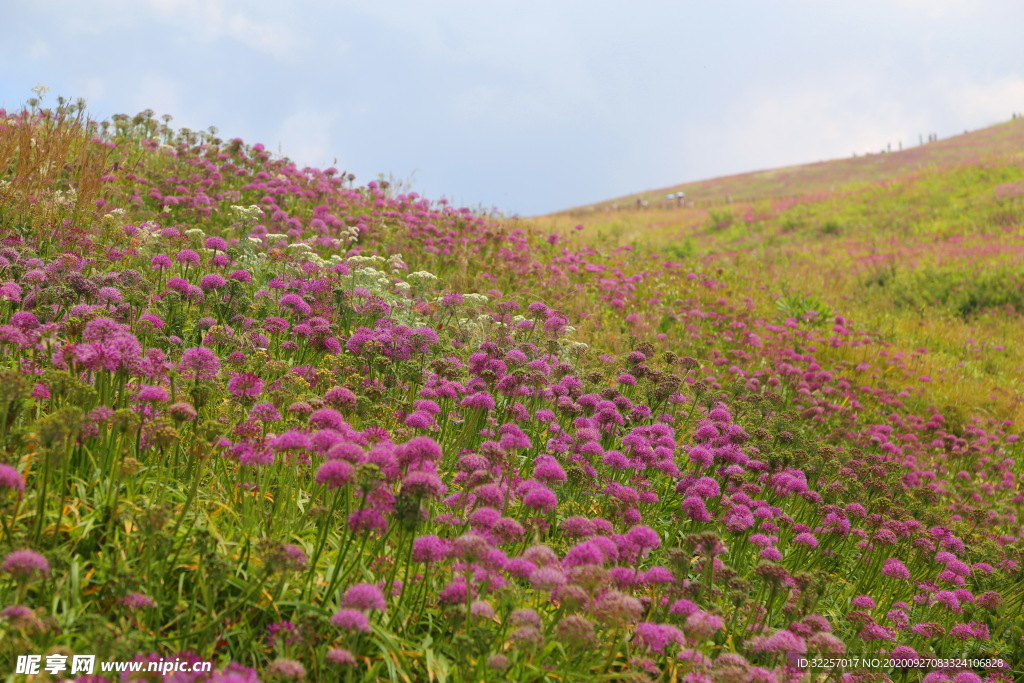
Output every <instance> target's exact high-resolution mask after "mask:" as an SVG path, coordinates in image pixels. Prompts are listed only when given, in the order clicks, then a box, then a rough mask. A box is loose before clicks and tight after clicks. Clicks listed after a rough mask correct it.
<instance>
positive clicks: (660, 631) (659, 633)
mask: <svg viewBox="0 0 1024 683" xmlns="http://www.w3.org/2000/svg"><path fill="white" fill-rule="evenodd" d="M633 638H634V639H635V640H637V641H638V642H640V643H641V644H642V645H643V646H644V647H646V648H647V649H649V650H653V651H654V652H657V653H659V654H660V653H662V652H664V651H665V648H666V647H668V646H669V645H670V644H675V645H685V644H686V637H685V636H684V635H683V632H682V631H680V630H679V629H678V628H676V627H675V626H672V625H671V624H655V623H652V622H649V621H644V622H641V623H639V624H637V625H636V630H635V631H634V632H633Z"/></svg>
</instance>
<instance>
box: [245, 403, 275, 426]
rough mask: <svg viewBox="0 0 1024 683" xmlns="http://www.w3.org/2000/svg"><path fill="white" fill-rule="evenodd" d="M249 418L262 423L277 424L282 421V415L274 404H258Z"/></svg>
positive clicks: (251, 411) (250, 412)
mask: <svg viewBox="0 0 1024 683" xmlns="http://www.w3.org/2000/svg"><path fill="white" fill-rule="evenodd" d="M249 417H250V418H252V419H253V420H259V421H260V422H277V421H278V420H280V419H281V413H279V412H278V410H277V408H276V407H275V406H274V404H273V403H257V404H256V405H254V406H253V407H252V409H251V410H250V411H249Z"/></svg>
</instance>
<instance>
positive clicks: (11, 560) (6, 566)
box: [2, 550, 50, 579]
mask: <svg viewBox="0 0 1024 683" xmlns="http://www.w3.org/2000/svg"><path fill="white" fill-rule="evenodd" d="M2 569H3V570H4V571H5V572H7V573H8V574H10V575H11V576H13V577H15V578H18V579H27V578H29V577H30V576H32V575H33V574H35V573H39V574H42V575H43V576H46V575H48V574H49V573H50V563H49V562H47V561H46V558H45V557H43V556H42V555H40V554H39V553H37V552H35V551H32V550H15V551H13V552H11V553H9V554H8V555H7V557H5V558H4V563H3V565H2Z"/></svg>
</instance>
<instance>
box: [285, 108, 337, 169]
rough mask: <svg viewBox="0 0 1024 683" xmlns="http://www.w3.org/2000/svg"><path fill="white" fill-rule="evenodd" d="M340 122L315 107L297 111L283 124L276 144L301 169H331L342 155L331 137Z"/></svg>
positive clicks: (333, 116) (330, 114) (333, 115)
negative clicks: (335, 124)
mask: <svg viewBox="0 0 1024 683" xmlns="http://www.w3.org/2000/svg"><path fill="white" fill-rule="evenodd" d="M336 119H337V116H336V115H335V114H332V113H330V112H326V111H322V110H319V109H315V108H312V107H304V108H301V109H297V110H295V111H293V112H292V113H291V114H289V115H288V116H287V117H286V118H285V119H284V120H283V121H282V122H281V125H280V126H279V127H278V129H277V136H276V137H277V139H276V142H278V143H279V144H280V146H281V151H282V152H283V153H284V154H285V156H287V157H288V158H289V159H291V160H292V161H294V162H295V163H297V164H298V165H300V166H313V167H321V168H323V167H326V166H329V165H331V164H333V160H334V158H335V157H337V156H338V154H339V153H338V150H337V148H336V147H335V146H334V143H333V141H332V135H331V126H332V125H333V123H334V121H335V120H336ZM275 151H276V150H275ZM340 163H344V162H340Z"/></svg>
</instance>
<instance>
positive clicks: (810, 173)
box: [554, 118, 1024, 215]
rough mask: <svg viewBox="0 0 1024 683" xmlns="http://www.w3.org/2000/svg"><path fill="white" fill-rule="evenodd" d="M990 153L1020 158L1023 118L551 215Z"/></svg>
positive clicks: (843, 178)
mask: <svg viewBox="0 0 1024 683" xmlns="http://www.w3.org/2000/svg"><path fill="white" fill-rule="evenodd" d="M990 159H1003V160H1012V159H1024V118H1018V119H1011V120H1010V121H1005V122H1003V123H999V124H996V125H993V126H989V127H987V128H982V129H980V130H976V131H970V132H964V133H963V134H961V135H954V136H952V137H949V138H944V139H939V140H936V141H934V142H926V143H924V144H921V145H916V146H914V147H907V148H904V149H902V150H898V151H892V152H879V153H875V154H867V155H860V156H854V157H848V158H843V159H832V160H828V161H819V162H814V163H808V164H797V165H793V166H783V167H779V168H771V169H763V170H757V171H747V172H744V173H737V174H733V175H727V176H719V177H715V178H708V179H704V180H696V181H690V182H686V183H680V184H677V185H670V186H668V187H663V188H658V189H652V190H647V191H644V192H637V193H633V194H628V195H624V196H622V197H616V198H612V199H608V200H605V201H601V202H596V203H594V204H588V205H584V206H580V207H574V208H572V209H566V210H564V211H556V212H554V215H558V214H563V213H578V212H581V211H588V210H595V209H610V208H611V207H612V206H613V205H617V206H618V207H619V208H628V207H631V206H634V205H635V203H636V201H637V200H641V199H643V200H647V201H648V202H649V203H655V202H659V201H662V200H663V198H664V197H665V195H666V194H675V193H677V192H684V193H686V197H687V200H688V201H692V202H694V203H696V204H697V205H700V206H707V205H713V204H721V203H726V202H729V201H732V202H737V201H739V202H745V201H758V200H761V199H767V198H780V197H792V196H800V195H806V194H813V193H817V192H827V191H830V190H832V189H835V188H837V187H839V186H842V185H849V184H854V183H871V182H878V181H881V180H892V179H895V178H901V177H906V176H909V175H912V174H914V173H917V172H919V171H922V170H925V169H928V168H929V167H952V166H958V165H963V164H974V163H979V162H981V161H983V160H990Z"/></svg>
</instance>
